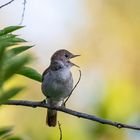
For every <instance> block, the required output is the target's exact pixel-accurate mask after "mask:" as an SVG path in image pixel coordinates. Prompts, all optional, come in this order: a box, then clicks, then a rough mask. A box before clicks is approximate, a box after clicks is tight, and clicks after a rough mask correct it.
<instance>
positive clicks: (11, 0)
mask: <svg viewBox="0 0 140 140" xmlns="http://www.w3.org/2000/svg"><path fill="white" fill-rule="evenodd" d="M13 1H14V0H10V1H9V2H7V3H5V4H3V5H1V6H0V9H1V8H3V7H5V6H7V5H9V4H10V3H12V2H13Z"/></svg>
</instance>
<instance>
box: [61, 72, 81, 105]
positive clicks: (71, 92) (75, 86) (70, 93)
mask: <svg viewBox="0 0 140 140" xmlns="http://www.w3.org/2000/svg"><path fill="white" fill-rule="evenodd" d="M80 80H81V70H79V79H78V81H77V83H76V84H75V86H74V87H73V89H72V90H71V92H70V95H69V96H68V97H67V99H66V100H65V101H64V103H63V104H64V106H65V105H66V102H67V101H68V99H69V98H70V96H71V95H72V92H73V91H74V90H75V88H76V87H77V85H78V84H79V82H80Z"/></svg>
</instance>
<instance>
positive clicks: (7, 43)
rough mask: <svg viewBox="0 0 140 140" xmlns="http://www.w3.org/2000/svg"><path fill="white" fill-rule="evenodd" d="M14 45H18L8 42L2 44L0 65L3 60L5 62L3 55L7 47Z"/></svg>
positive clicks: (0, 43) (0, 45) (0, 47)
mask: <svg viewBox="0 0 140 140" xmlns="http://www.w3.org/2000/svg"><path fill="white" fill-rule="evenodd" d="M13 45H16V43H12V42H6V41H2V42H0V63H1V62H2V60H3V53H4V51H5V48H6V47H10V46H13ZM0 66H1V64H0Z"/></svg>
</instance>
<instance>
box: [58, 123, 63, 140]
mask: <svg viewBox="0 0 140 140" xmlns="http://www.w3.org/2000/svg"><path fill="white" fill-rule="evenodd" d="M58 128H59V132H60V139H59V140H62V128H61V124H60V122H59V121H58Z"/></svg>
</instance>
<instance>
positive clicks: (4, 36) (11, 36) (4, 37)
mask: <svg viewBox="0 0 140 140" xmlns="http://www.w3.org/2000/svg"><path fill="white" fill-rule="evenodd" d="M16 36H17V35H13V34H6V35H3V36H0V42H1V41H5V40H7V39H11V38H14V37H16Z"/></svg>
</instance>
